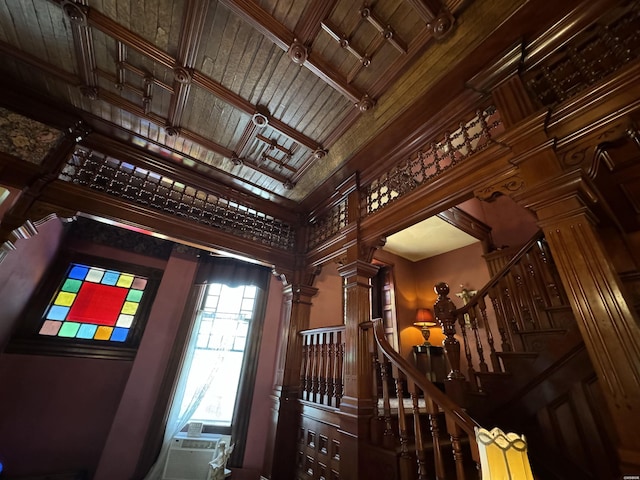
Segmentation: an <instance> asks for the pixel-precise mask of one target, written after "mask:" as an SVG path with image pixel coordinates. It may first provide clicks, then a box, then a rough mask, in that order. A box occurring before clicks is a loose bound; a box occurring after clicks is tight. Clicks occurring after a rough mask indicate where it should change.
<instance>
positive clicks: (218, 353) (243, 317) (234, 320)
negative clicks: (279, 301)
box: [181, 283, 257, 427]
mask: <svg viewBox="0 0 640 480" xmlns="http://www.w3.org/2000/svg"><path fill="white" fill-rule="evenodd" d="M256 293H257V288H256V287H255V286H252V285H241V286H238V287H235V288H233V287H229V286H227V285H224V284H221V283H213V284H210V285H208V286H207V287H206V293H205V296H204V299H203V302H202V305H201V308H200V309H199V311H198V313H197V316H196V323H195V325H194V328H193V331H192V335H193V336H194V337H195V338H194V339H193V340H194V341H192V343H191V344H192V345H193V346H194V352H193V357H192V360H191V366H190V367H188V368H189V372H188V380H187V385H186V389H185V395H184V397H183V399H182V405H181V410H183V411H186V410H187V408H188V404H189V403H190V401H191V400H192V398H193V397H194V395H196V392H197V391H198V389H199V388H200V387H201V386H202V385H207V386H208V388H207V389H206V392H205V393H204V395H203V398H202V400H201V401H200V402H199V404H198V406H197V407H196V409H195V411H194V413H193V415H192V416H191V421H197V422H203V423H204V424H205V425H212V426H217V427H231V423H232V420H233V412H234V406H235V404H236V396H237V393H238V385H239V383H240V374H241V371H242V365H243V360H244V356H245V346H246V343H247V333H248V330H249V324H250V322H251V319H252V318H253V314H254V307H255V304H256Z"/></svg>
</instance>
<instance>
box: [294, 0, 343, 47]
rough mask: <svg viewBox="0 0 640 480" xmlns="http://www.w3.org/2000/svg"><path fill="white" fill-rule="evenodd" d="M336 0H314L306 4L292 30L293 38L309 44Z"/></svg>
mask: <svg viewBox="0 0 640 480" xmlns="http://www.w3.org/2000/svg"><path fill="white" fill-rule="evenodd" d="M337 3H338V0H314V1H312V2H310V3H309V4H308V5H307V8H305V10H304V13H303V14H302V17H300V20H298V23H297V24H296V26H295V28H294V30H293V32H294V36H295V38H297V39H298V41H299V42H301V43H303V44H304V45H307V46H310V45H311V43H313V40H314V39H315V38H316V35H318V33H319V32H320V28H321V25H322V22H323V21H324V20H325V19H326V18H327V17H328V16H329V15H330V14H331V12H332V11H333V9H334V8H335V6H336V4H337Z"/></svg>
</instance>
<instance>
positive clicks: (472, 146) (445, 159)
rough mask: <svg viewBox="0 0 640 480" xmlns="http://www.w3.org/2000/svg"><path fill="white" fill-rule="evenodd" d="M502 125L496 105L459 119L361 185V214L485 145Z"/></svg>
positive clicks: (399, 195) (426, 180)
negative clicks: (450, 128)
mask: <svg viewBox="0 0 640 480" xmlns="http://www.w3.org/2000/svg"><path fill="white" fill-rule="evenodd" d="M503 129H504V127H503V125H502V122H501V120H500V114H499V112H498V111H497V109H496V107H494V106H489V107H487V108H486V109H484V110H479V111H477V112H476V115H475V116H474V117H473V118H472V119H471V120H469V121H462V122H460V124H459V127H458V129H456V130H455V131H454V132H452V133H449V132H445V133H444V134H443V136H442V137H441V138H440V139H439V140H437V141H434V142H431V143H430V144H428V145H425V147H423V148H422V149H421V150H419V151H418V152H416V153H415V154H414V155H412V156H411V157H409V158H408V159H407V160H403V161H402V162H401V163H400V164H398V165H396V166H395V167H394V168H393V169H392V170H390V171H389V172H386V173H384V174H383V175H381V176H380V177H379V178H377V179H376V180H374V181H373V182H371V184H370V185H369V186H367V187H365V195H364V196H363V197H362V198H363V200H362V204H361V209H362V216H367V215H369V214H371V213H374V212H376V211H378V210H380V209H381V208H383V207H385V206H387V205H389V204H390V203H391V202H392V201H394V200H396V199H397V198H400V197H401V196H403V195H405V194H407V193H409V192H411V191H413V190H415V189H416V188H417V187H419V186H421V185H424V184H425V183H427V182H428V181H429V180H431V179H432V178H435V177H437V176H439V175H441V174H442V173H444V172H446V171H447V170H449V169H450V168H451V167H453V166H455V165H457V164H458V163H460V162H462V161H463V160H465V159H467V158H469V157H470V156H471V155H473V154H474V153H477V152H479V151H480V150H482V149H484V148H486V147H487V146H489V145H490V143H491V140H492V138H493V137H494V136H495V135H497V134H498V133H500V132H502V131H503Z"/></svg>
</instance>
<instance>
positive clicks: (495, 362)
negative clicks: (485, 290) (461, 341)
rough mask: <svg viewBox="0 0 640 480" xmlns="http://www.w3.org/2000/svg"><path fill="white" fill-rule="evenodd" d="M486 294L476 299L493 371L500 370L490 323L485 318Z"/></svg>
mask: <svg viewBox="0 0 640 480" xmlns="http://www.w3.org/2000/svg"><path fill="white" fill-rule="evenodd" d="M485 298H486V295H484V296H483V297H481V298H479V299H478V309H479V310H480V315H482V317H481V318H482V324H483V326H484V330H485V332H487V342H488V343H489V359H490V360H491V369H492V371H494V372H500V371H501V367H500V359H499V358H498V355H497V354H496V347H495V345H494V340H493V332H492V331H491V325H490V324H489V320H488V318H487V304H486V303H485Z"/></svg>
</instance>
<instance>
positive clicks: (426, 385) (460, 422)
mask: <svg viewBox="0 0 640 480" xmlns="http://www.w3.org/2000/svg"><path fill="white" fill-rule="evenodd" d="M371 323H372V325H373V333H374V338H375V340H376V343H377V345H378V347H379V349H380V351H381V352H382V353H383V355H384V356H385V357H386V358H387V360H389V362H390V363H391V364H392V365H394V366H395V367H396V368H397V369H398V370H399V371H400V372H402V373H403V374H404V375H405V377H406V378H407V379H409V380H411V381H412V382H413V383H414V384H415V385H417V387H418V388H419V389H420V390H422V392H423V393H424V395H425V396H428V397H429V398H430V399H431V400H433V401H434V402H435V403H436V405H437V406H438V408H439V409H440V410H441V411H442V412H443V413H444V415H445V417H446V419H447V426H448V427H449V425H450V421H453V422H454V423H455V424H456V425H457V426H458V427H460V428H461V429H462V430H463V431H464V432H465V433H466V434H467V435H468V436H469V442H470V445H471V456H472V458H473V460H474V461H475V462H476V463H479V462H480V455H479V452H478V444H477V442H476V437H475V435H476V434H475V428H476V427H477V428H481V426H480V424H479V423H478V422H476V421H475V420H474V419H473V418H471V417H470V416H469V415H468V414H467V413H466V412H465V411H464V410H463V409H462V407H460V406H459V405H458V404H457V403H455V402H454V401H453V400H451V399H450V398H449V397H448V396H447V395H446V394H445V393H443V392H442V391H441V390H440V389H439V388H438V387H436V386H435V385H434V384H433V383H432V382H431V381H429V380H428V379H427V378H426V376H425V375H424V373H422V372H420V371H419V370H418V369H417V368H416V367H414V366H413V365H411V364H410V363H409V362H408V361H407V360H405V359H404V358H402V356H400V354H399V353H398V352H396V351H395V350H394V349H393V347H392V346H391V344H389V342H388V341H387V340H386V338H385V333H384V325H383V321H382V319H381V318H375V319H372V320H371Z"/></svg>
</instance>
